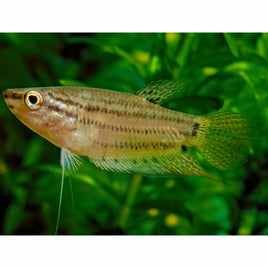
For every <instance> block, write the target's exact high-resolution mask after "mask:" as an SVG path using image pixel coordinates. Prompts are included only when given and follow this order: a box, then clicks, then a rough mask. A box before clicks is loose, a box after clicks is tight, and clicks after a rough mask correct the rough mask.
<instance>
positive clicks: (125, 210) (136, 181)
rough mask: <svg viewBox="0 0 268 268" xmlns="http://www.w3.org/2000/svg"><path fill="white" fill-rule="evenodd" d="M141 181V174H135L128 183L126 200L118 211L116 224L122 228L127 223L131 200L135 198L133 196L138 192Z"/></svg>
mask: <svg viewBox="0 0 268 268" xmlns="http://www.w3.org/2000/svg"><path fill="white" fill-rule="evenodd" d="M141 181H142V175H140V174H135V175H133V176H132V179H131V182H130V185H129V189H128V192H127V196H126V201H125V203H124V204H123V206H122V208H121V210H120V212H119V216H118V219H117V224H118V225H119V226H120V227H121V228H122V229H124V228H125V227H126V224H127V220H128V217H129V214H130V212H131V207H132V204H133V201H134V199H135V196H136V194H137V192H138V188H139V186H140V183H141Z"/></svg>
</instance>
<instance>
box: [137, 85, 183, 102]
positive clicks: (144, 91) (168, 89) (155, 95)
mask: <svg viewBox="0 0 268 268" xmlns="http://www.w3.org/2000/svg"><path fill="white" fill-rule="evenodd" d="M182 88H183V83H182V82H179V81H171V80H159V81H153V82H150V83H149V84H148V85H146V86H144V87H142V88H140V89H138V90H137V91H136V92H135V94H136V95H139V96H141V97H142V98H145V99H147V100H148V101H150V102H152V103H155V104H159V103H161V102H162V101H164V100H166V99H168V98H169V97H170V96H172V95H174V94H175V93H178V92H179V91H181V90H182Z"/></svg>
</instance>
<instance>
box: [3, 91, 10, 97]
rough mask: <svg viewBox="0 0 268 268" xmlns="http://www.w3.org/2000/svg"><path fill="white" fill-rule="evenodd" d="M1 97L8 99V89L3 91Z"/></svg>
mask: <svg viewBox="0 0 268 268" xmlns="http://www.w3.org/2000/svg"><path fill="white" fill-rule="evenodd" d="M3 96H4V99H7V98H8V97H9V95H8V89H6V90H4V91H3Z"/></svg>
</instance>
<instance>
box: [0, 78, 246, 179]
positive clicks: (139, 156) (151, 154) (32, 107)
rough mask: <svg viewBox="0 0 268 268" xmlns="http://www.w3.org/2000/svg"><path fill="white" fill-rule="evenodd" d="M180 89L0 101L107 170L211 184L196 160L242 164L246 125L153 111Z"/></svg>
mask: <svg viewBox="0 0 268 268" xmlns="http://www.w3.org/2000/svg"><path fill="white" fill-rule="evenodd" d="M180 88H181V84H180V83H178V82H172V81H158V82H153V83H150V84H149V85H147V86H145V87H144V88H141V89H139V90H138V91H137V92H136V94H129V93H121V92H116V91H111V90H105V89H96V88H88V87H42V88H27V89H11V90H6V91H4V93H3V94H4V98H5V101H6V103H7V105H8V106H9V108H10V110H11V111H12V112H13V113H14V115H15V116H16V117H18V119H20V120H21V121H22V122H23V123H24V124H25V125H26V126H28V127H29V128H31V129H32V130H33V131H35V132H37V133H38V134H39V135H41V136H42V137H44V138H46V139H47V140H49V141H50V142H52V143H53V144H55V145H56V146H58V147H60V148H64V149H66V150H68V151H70V152H71V153H74V154H78V155H84V156H88V157H89V159H90V160H91V161H92V162H93V163H95V164H96V165H97V166H99V167H101V168H104V169H107V170H113V171H122V172H136V173H142V174H153V175H161V174H182V175H193V176H207V177H210V178H214V177H213V176H212V175H210V174H208V173H207V172H206V171H205V170H203V168H202V167H201V165H200V163H199V160H198V157H197V154H198V153H199V154H201V155H202V156H203V157H204V158H205V159H206V160H207V161H208V162H210V163H211V164H212V165H214V166H216V167H219V168H223V169H227V168H230V167H232V166H235V165H237V164H240V163H241V162H243V161H244V159H245V157H246V156H247V154H248V147H249V137H250V127H249V124H248V122H247V121H246V120H245V119H244V118H242V117H241V116H240V115H239V114H235V113H214V114H210V115H205V116H197V115H190V114H185V113H181V112H177V111H173V110H169V109H166V108H163V107H161V106H159V105H158V104H159V103H160V102H161V101H163V100H165V99H167V98H168V97H169V96H170V95H172V94H174V92H176V91H177V90H179V89H180Z"/></svg>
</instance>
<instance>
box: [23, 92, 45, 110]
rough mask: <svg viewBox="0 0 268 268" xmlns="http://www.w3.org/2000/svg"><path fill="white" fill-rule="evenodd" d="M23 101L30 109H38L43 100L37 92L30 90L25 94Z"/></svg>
mask: <svg viewBox="0 0 268 268" xmlns="http://www.w3.org/2000/svg"><path fill="white" fill-rule="evenodd" d="M24 101H25V104H26V105H27V106H28V107H29V108H30V109H38V108H40V107H41V105H42V104H43V102H44V99H43V96H42V95H41V94H40V93H39V92H38V91H34V90H31V91H28V92H26V93H25V96H24Z"/></svg>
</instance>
